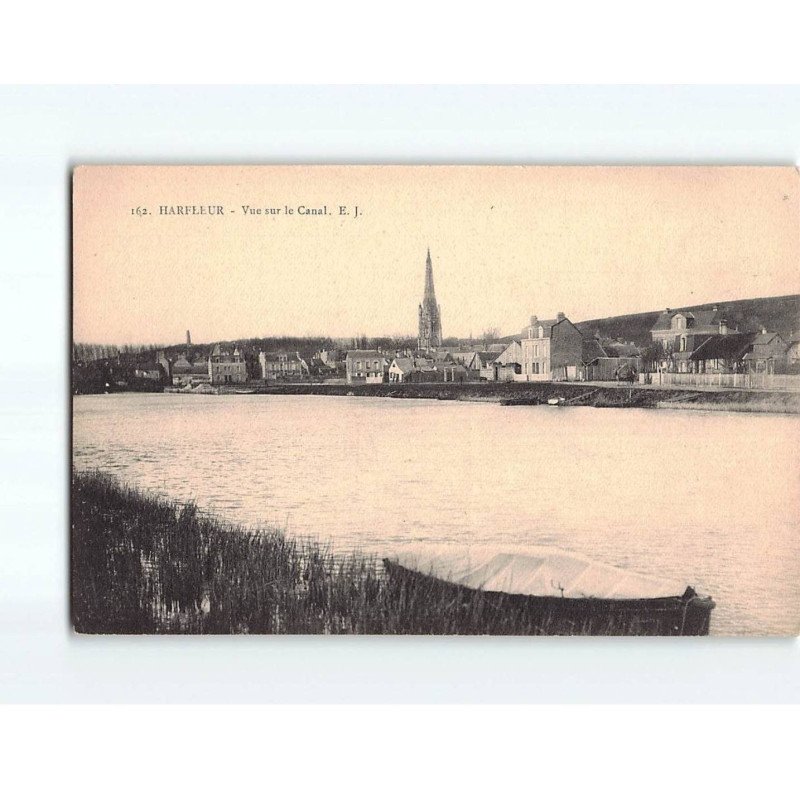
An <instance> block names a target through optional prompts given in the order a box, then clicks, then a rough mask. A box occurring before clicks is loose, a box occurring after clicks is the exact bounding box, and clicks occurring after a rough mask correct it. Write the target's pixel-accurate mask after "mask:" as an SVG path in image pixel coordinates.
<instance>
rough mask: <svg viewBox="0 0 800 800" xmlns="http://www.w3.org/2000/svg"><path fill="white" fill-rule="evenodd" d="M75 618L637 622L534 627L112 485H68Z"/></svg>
mask: <svg viewBox="0 0 800 800" xmlns="http://www.w3.org/2000/svg"><path fill="white" fill-rule="evenodd" d="M71 568H72V586H71V595H72V621H73V625H74V628H75V630H76V632H78V633H119V634H170V633H187V634H199V633H218V634H232V633H281V634H283V633H286V634H318V633H329V634H468V635H474V634H505V635H567V634H593V635H636V634H638V633H642V632H644V631H643V629H642V627H641V622H640V621H639V620H636V619H634V620H632V621H631V620H628V621H626V622H625V623H624V625H623V624H615V623H614V622H603V623H600V624H598V623H586V624H584V625H583V626H582V627H580V628H576V626H575V623H573V622H568V621H565V620H562V619H557V618H553V617H552V616H547V617H546V618H542V617H541V616H539V617H537V618H534V617H531V615H530V614H529V613H526V611H525V610H524V609H523V608H520V607H519V606H518V605H517V604H515V603H513V602H506V601H504V600H498V599H497V597H494V598H493V597H491V595H490V594H488V593H483V592H475V591H469V590H462V589H460V588H459V587H455V586H453V584H443V583H442V582H439V584H437V583H431V582H427V581H416V580H415V581H408V582H400V583H398V582H396V581H392V580H389V579H388V578H387V575H386V572H385V571H384V570H383V569H382V564H381V563H380V562H379V561H378V560H377V559H376V558H375V557H372V556H369V555H363V554H358V553H353V554H350V555H345V556H341V555H334V554H333V552H332V551H331V550H330V549H329V548H328V547H326V546H325V545H322V544H320V543H317V542H314V541H309V540H298V539H292V538H289V537H287V536H285V535H284V534H283V533H282V532H281V531H280V530H277V529H273V528H266V529H263V530H251V529H247V528H244V527H241V526H238V525H232V524H229V523H226V522H224V521H221V520H218V519H216V518H214V517H211V516H208V515H205V514H202V513H199V512H198V509H197V507H196V506H195V505H194V504H191V503H188V504H182V503H178V502H174V501H170V500H165V499H162V498H159V497H155V496H153V495H149V494H147V493H144V492H141V491H138V490H136V489H132V488H129V487H126V486H123V485H121V484H120V483H119V482H117V481H116V480H115V479H114V478H113V477H111V476H109V475H107V474H104V473H100V472H74V473H73V478H72V548H71Z"/></svg>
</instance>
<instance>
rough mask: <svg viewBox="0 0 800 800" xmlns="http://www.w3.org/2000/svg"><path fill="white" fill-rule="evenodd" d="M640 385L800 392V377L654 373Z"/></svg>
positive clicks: (647, 375)
mask: <svg viewBox="0 0 800 800" xmlns="http://www.w3.org/2000/svg"><path fill="white" fill-rule="evenodd" d="M639 382H640V383H652V384H653V385H654V386H698V387H702V386H708V387H719V388H721V389H773V390H777V391H786V392H800V375H767V374H766V373H750V372H739V373H730V374H725V373H722V372H719V373H713V372H704V373H694V372H652V373H647V374H645V373H642V374H640V375H639Z"/></svg>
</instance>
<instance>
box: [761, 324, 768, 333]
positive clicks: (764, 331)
mask: <svg viewBox="0 0 800 800" xmlns="http://www.w3.org/2000/svg"><path fill="white" fill-rule="evenodd" d="M766 332H767V328H766V326H765V325H762V326H761V333H766Z"/></svg>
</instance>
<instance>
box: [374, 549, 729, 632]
mask: <svg viewBox="0 0 800 800" xmlns="http://www.w3.org/2000/svg"><path fill="white" fill-rule="evenodd" d="M384 567H385V569H386V575H387V579H388V584H389V587H390V591H393V592H395V593H398V595H399V596H400V597H401V599H402V596H403V595H405V597H414V596H419V595H423V596H424V594H425V593H428V594H430V593H433V594H434V595H435V596H436V599H437V601H440V600H441V599H447V600H450V601H451V602H453V603H456V604H462V605H463V606H465V607H467V606H469V607H471V608H472V609H473V610H474V611H475V613H479V614H481V616H482V617H483V618H485V621H486V629H487V632H490V631H491V629H492V627H493V624H492V621H493V620H497V619H502V618H505V619H508V618H513V619H514V621H515V623H516V624H515V626H514V627H515V628H518V629H519V631H520V634H533V635H536V634H538V635H556V636H568V635H585V636H707V635H708V632H709V625H710V621H711V611H712V610H713V608H714V607H715V605H716V604H715V603H714V601H713V600H712V599H711V598H710V597H701V596H699V595H697V594H696V593H695V592H694V590H693V589H691V587H689V588H687V590H686V592H685V593H684V594H683V595H682V596H675V597H656V598H643V599H631V600H607V599H598V598H592V597H585V598H568V597H538V596H532V595H523V594H507V593H505V592H493V591H483V590H481V589H471V588H469V587H466V586H461V585H459V584H456V583H451V582H449V581H445V580H442V579H440V578H437V577H434V576H432V575H426V574H423V573H421V572H417V571H415V570H412V569H408V568H406V567H403V566H400V565H399V564H397V563H396V562H394V561H392V560H390V559H385V560H384Z"/></svg>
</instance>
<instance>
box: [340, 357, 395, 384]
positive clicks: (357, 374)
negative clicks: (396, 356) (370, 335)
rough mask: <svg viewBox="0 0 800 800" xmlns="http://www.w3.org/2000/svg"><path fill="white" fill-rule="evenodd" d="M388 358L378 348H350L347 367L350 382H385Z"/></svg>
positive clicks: (346, 359) (346, 361)
mask: <svg viewBox="0 0 800 800" xmlns="http://www.w3.org/2000/svg"><path fill="white" fill-rule="evenodd" d="M388 367H389V362H388V359H387V358H386V357H385V356H384V355H383V354H382V353H379V352H378V351H377V350H348V352H347V357H346V358H345V369H346V374H347V382H348V383H383V382H384V377H385V375H386V374H387V370H388Z"/></svg>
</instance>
